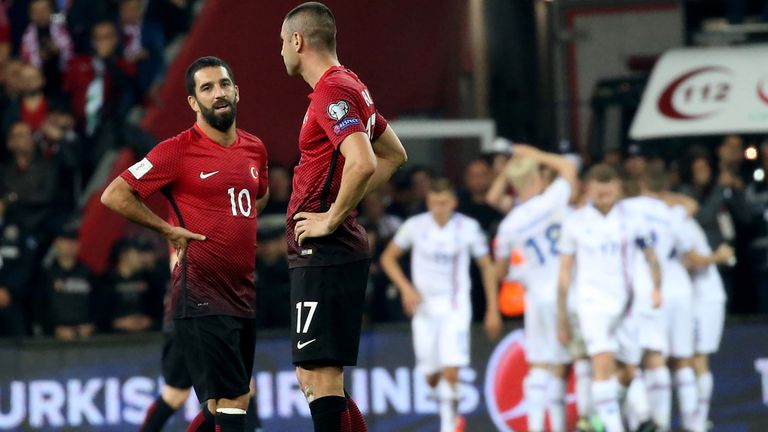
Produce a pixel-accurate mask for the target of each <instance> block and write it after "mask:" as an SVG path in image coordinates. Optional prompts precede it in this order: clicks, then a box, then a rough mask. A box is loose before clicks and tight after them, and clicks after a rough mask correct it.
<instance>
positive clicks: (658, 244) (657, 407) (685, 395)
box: [624, 169, 697, 430]
mask: <svg viewBox="0 0 768 432" xmlns="http://www.w3.org/2000/svg"><path fill="white" fill-rule="evenodd" d="M639 186H640V189H641V195H640V196H637V197H633V198H628V199H626V200H624V202H625V204H626V207H627V209H628V211H629V212H630V213H632V214H633V215H634V216H635V217H637V218H639V219H640V220H641V221H642V222H643V223H645V224H646V226H647V228H648V230H649V231H650V232H651V236H652V238H653V247H654V249H655V251H656V256H657V257H658V259H659V266H660V267H661V271H662V282H661V287H662V288H661V291H662V297H663V298H664V302H663V304H662V307H661V308H660V309H655V308H653V307H651V305H650V304H649V303H648V302H647V301H643V300H644V299H646V298H648V296H647V295H646V293H647V292H648V291H649V290H650V289H651V285H652V284H651V281H650V280H648V277H647V271H643V269H644V268H646V267H647V265H646V264H645V262H644V260H637V262H636V263H635V265H636V266H637V268H638V271H637V272H635V277H634V281H633V282H634V285H635V292H636V293H637V297H638V302H637V303H636V304H637V311H638V313H639V319H640V323H641V326H642V332H641V333H640V345H641V346H642V348H643V349H644V350H645V355H644V359H643V364H644V366H645V374H644V379H645V381H646V384H647V386H648V396H649V399H650V405H651V410H652V414H653V420H654V421H655V423H656V424H657V426H658V427H659V428H660V429H661V430H668V429H669V428H670V424H671V408H672V376H671V374H670V371H669V369H668V367H667V360H666V359H667V357H670V358H671V359H672V361H671V365H672V366H673V368H674V369H675V379H674V383H675V389H676V391H677V394H678V399H677V400H678V403H679V404H678V405H679V408H680V414H681V417H682V420H683V425H684V427H686V428H690V425H691V422H692V421H693V420H694V418H695V411H696V403H697V402H696V401H697V399H696V385H695V377H694V373H693V369H692V368H691V358H692V356H693V320H692V313H693V310H692V302H693V299H692V295H693V285H692V283H691V280H690V277H689V275H688V273H687V272H686V270H685V268H684V266H683V264H682V262H681V261H680V258H681V257H683V256H686V255H688V254H689V253H690V251H691V248H692V246H691V242H690V238H689V236H687V235H686V230H685V229H684V225H685V219H686V212H685V209H684V208H683V207H681V206H675V207H674V208H672V207H670V206H669V205H667V203H665V202H664V201H662V198H663V196H662V194H665V193H666V186H667V177H666V173H665V172H664V171H663V170H661V169H649V171H648V172H647V173H646V174H645V175H644V176H643V178H642V179H641V181H640V184H639Z"/></svg>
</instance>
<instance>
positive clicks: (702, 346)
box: [685, 218, 734, 432]
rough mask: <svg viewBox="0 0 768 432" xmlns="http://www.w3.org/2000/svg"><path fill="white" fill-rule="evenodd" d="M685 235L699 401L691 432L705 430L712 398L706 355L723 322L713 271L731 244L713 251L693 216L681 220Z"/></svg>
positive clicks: (729, 256) (720, 289) (730, 254)
mask: <svg viewBox="0 0 768 432" xmlns="http://www.w3.org/2000/svg"><path fill="white" fill-rule="evenodd" d="M685 229H686V231H687V235H688V236H690V238H691V240H692V245H693V250H694V251H695V255H693V256H689V257H688V259H687V260H686V267H688V269H689V270H690V271H691V275H692V278H693V292H694V295H693V316H694V328H695V332H694V334H695V339H694V358H693V367H694V369H695V371H696V381H697V390H698V395H699V404H698V409H697V412H696V421H695V423H694V425H693V427H692V428H691V430H692V431H694V432H704V431H706V430H707V422H708V417H709V402H710V399H711V398H712V387H713V380H712V372H711V371H710V369H709V355H710V354H713V353H715V352H717V349H718V347H719V345H720V337H721V336H722V334H723V324H724V322H725V300H726V296H725V289H724V288H723V280H722V279H721V278H720V273H719V272H718V271H717V265H718V264H727V263H728V262H730V261H731V260H732V259H733V257H734V251H733V248H731V247H730V246H728V245H726V244H722V245H720V246H719V247H718V248H717V250H716V251H715V252H714V253H713V252H712V248H710V246H709V243H708V242H707V237H706V235H705V234H704V230H703V229H702V228H701V226H700V225H699V224H698V222H696V221H695V220H694V219H690V218H689V219H687V220H686V221H685Z"/></svg>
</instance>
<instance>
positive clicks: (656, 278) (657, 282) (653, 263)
mask: <svg viewBox="0 0 768 432" xmlns="http://www.w3.org/2000/svg"><path fill="white" fill-rule="evenodd" d="M645 260H646V261H647V262H648V268H649V269H650V271H651V280H652V281H653V287H654V288H659V287H661V265H659V260H658V258H657V257H656V252H654V251H653V249H651V248H646V249H645Z"/></svg>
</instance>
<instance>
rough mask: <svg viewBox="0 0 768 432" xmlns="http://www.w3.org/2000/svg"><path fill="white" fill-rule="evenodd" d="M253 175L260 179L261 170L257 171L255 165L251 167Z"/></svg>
mask: <svg viewBox="0 0 768 432" xmlns="http://www.w3.org/2000/svg"><path fill="white" fill-rule="evenodd" d="M251 177H253V178H254V179H256V180H258V179H259V172H258V171H256V168H254V167H251Z"/></svg>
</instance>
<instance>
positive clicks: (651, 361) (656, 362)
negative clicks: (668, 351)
mask: <svg viewBox="0 0 768 432" xmlns="http://www.w3.org/2000/svg"><path fill="white" fill-rule="evenodd" d="M643 365H645V367H646V368H647V369H656V368H660V367H663V366H664V356H663V355H661V353H660V352H658V351H649V352H647V353H646V354H645V358H644V359H643Z"/></svg>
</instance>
